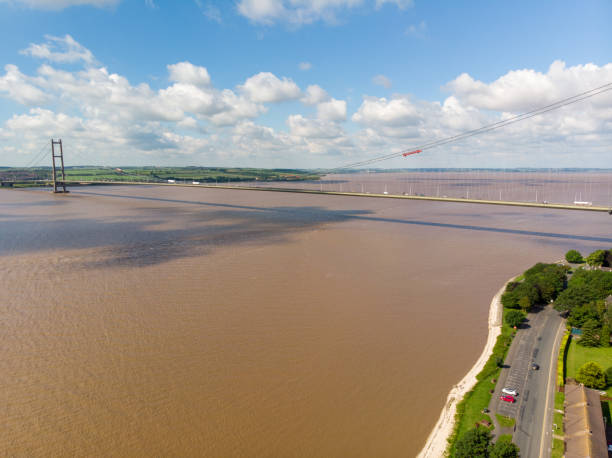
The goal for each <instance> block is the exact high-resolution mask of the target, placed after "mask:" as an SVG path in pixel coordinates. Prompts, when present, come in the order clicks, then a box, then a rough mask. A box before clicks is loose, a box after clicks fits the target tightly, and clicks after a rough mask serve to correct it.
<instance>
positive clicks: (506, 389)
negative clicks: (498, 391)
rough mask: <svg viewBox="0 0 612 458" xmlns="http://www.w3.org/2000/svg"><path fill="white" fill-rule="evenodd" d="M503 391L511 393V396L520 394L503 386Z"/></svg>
mask: <svg viewBox="0 0 612 458" xmlns="http://www.w3.org/2000/svg"><path fill="white" fill-rule="evenodd" d="M502 393H504V394H509V395H510V396H518V391H516V390H513V389H511V388H502Z"/></svg>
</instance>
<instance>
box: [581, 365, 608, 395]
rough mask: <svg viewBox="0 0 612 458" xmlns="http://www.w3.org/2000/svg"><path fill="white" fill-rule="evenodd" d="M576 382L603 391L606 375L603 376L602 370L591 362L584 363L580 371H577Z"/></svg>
mask: <svg viewBox="0 0 612 458" xmlns="http://www.w3.org/2000/svg"><path fill="white" fill-rule="evenodd" d="M576 381H577V382H578V383H583V384H584V386H588V387H589V388H596V389H598V390H602V389H604V388H605V387H606V385H607V382H606V374H604V370H603V368H602V367H601V366H600V365H599V364H597V363H596V362H593V361H589V362H588V363H585V364H584V365H583V366H582V367H581V368H580V369H578V375H576Z"/></svg>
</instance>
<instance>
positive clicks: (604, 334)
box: [599, 320, 610, 347]
mask: <svg viewBox="0 0 612 458" xmlns="http://www.w3.org/2000/svg"><path fill="white" fill-rule="evenodd" d="M599 345H601V346H602V347H609V346H610V326H609V325H608V320H605V321H604V324H603V325H602V326H601V330H600V331H599Z"/></svg>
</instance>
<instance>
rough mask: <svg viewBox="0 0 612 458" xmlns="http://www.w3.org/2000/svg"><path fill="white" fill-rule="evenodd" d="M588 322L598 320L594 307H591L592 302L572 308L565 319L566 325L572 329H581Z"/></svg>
mask: <svg viewBox="0 0 612 458" xmlns="http://www.w3.org/2000/svg"><path fill="white" fill-rule="evenodd" d="M588 320H597V321H598V320H599V314H598V313H597V310H595V307H593V303H592V302H591V303H589V304H584V305H579V306H578V307H575V308H573V309H572V312H571V313H570V316H569V318H568V319H567V324H569V325H570V326H573V327H574V328H582V326H584V323H586V322H587V321H588Z"/></svg>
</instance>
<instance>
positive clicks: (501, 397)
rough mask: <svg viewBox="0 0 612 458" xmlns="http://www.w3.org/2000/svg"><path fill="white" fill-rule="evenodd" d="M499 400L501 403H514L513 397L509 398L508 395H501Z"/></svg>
mask: <svg viewBox="0 0 612 458" xmlns="http://www.w3.org/2000/svg"><path fill="white" fill-rule="evenodd" d="M499 399H501V400H502V401H506V402H514V401H515V399H514V397H513V396H509V395H502V396H500V397H499Z"/></svg>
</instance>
